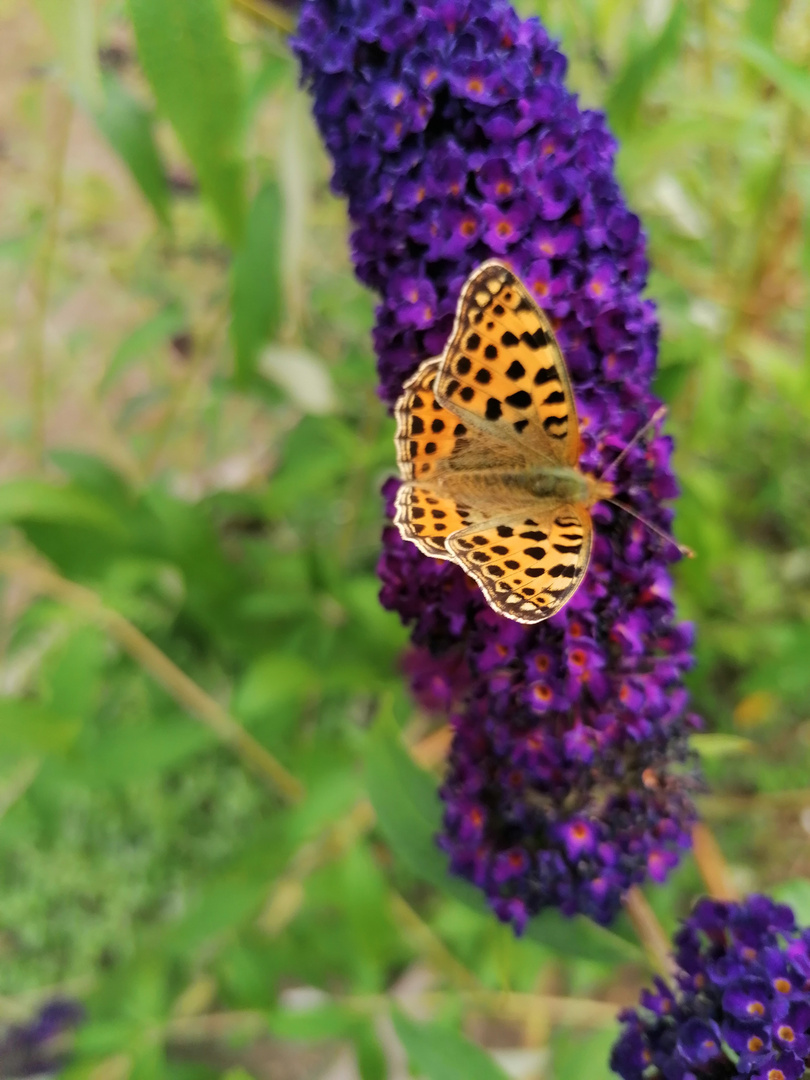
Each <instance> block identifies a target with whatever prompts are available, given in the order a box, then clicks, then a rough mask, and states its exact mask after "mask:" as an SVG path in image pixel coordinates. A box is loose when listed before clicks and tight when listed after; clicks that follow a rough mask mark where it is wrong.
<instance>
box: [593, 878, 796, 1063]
mask: <svg viewBox="0 0 810 1080" xmlns="http://www.w3.org/2000/svg"><path fill="white" fill-rule="evenodd" d="M809 941H810V934H808V932H807V931H806V930H805V931H801V930H797V929H796V926H795V920H794V918H793V913H792V912H791V911H790V909H789V908H786V907H785V906H784V905H782V904H776V903H774V902H773V901H772V900H770V899H769V898H768V897H766V896H750V897H748V899H747V900H745V901H743V902H742V903H739V904H734V903H719V902H717V901H712V900H701V901H700V902H699V903H698V904H697V905H696V906H695V909H694V910H693V912H692V914H691V915H690V916H689V918H688V919H686V920H685V922H684V923H683V926H682V927H681V929H680V931H679V932H678V934H677V935H676V937H675V946H676V948H675V961H676V966H677V969H678V974H677V980H676V981H677V985H676V989H675V991H674V993H672V992H670V991H669V990H668V989H667V988H666V987H665V986H664V985H663V984H661V983H659V986H658V992H657V993H650V992H649V991H644V992H643V993H642V995H641V1005H640V1007H639V1008H638V1009H636V1010H634V1009H628V1010H627V1011H625V1012H624V1013H623V1014H622V1015H621V1017H620V1019H621V1020H622V1022H623V1023H624V1029H623V1031H622V1033H621V1035H620V1036H619V1039H618V1042H617V1043H616V1045H615V1046H614V1048H613V1054H612V1057H611V1067H612V1068H613V1070H614V1071H615V1072H617V1073H618V1074H619V1076H621V1077H623V1080H661V1078H666V1080H720V1078H722V1080H798V1078H799V1077H801V1076H803V1075H804V1073H805V1069H806V1068H807V1066H808V1064H810V984H808V982H807V980H806V978H805V976H804V974H803V973H802V971H801V970H800V968H801V965H802V964H804V963H806V962H807V959H808V956H810V944H808V942H809Z"/></svg>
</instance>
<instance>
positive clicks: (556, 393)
mask: <svg viewBox="0 0 810 1080" xmlns="http://www.w3.org/2000/svg"><path fill="white" fill-rule="evenodd" d="M564 401H565V394H564V393H563V392H562V390H552V391H551V393H550V394H549V395H548V397H547V398H546V400H545V401H544V402H543V404H544V405H562V403H563V402H564Z"/></svg>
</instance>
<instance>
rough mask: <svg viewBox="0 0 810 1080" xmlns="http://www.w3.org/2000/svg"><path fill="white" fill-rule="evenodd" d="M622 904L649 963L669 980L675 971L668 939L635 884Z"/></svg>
mask: <svg viewBox="0 0 810 1080" xmlns="http://www.w3.org/2000/svg"><path fill="white" fill-rule="evenodd" d="M624 906H625V910H626V911H627V914H628V915H629V916H630V921H631V922H632V924H633V928H634V929H635V931H636V934H637V935H638V939H639V941H640V942H641V944H642V946H643V947H644V952H645V953H646V954H647V958H648V960H649V961H650V964H651V965H652V967H653V968H654V969H655V970H656V971H658V972H659V974H660V975H663V977H664V978H665V979H667V981H670V980H671V979H672V976H673V974H674V972H675V964H674V961H673V959H672V955H671V948H672V946H671V944H670V940H669V938H668V937H667V935H666V934H665V933H664V929H663V927H662V926H661V924H660V922H659V921H658V919H657V917H656V915H655V912H654V911H653V909H652V908H651V907H650V905H649V903H648V902H647V899H646V897H645V896H644V894H643V893H642V891H641V890H640V889H639V888H638V886H637V885H634V886H633V888H632V889H630V891H629V892H627V893H626V894H625V897H624Z"/></svg>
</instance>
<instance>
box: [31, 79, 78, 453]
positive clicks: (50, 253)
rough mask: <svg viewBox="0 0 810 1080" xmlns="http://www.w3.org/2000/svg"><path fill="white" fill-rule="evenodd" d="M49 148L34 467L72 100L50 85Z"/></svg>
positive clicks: (40, 441) (38, 299) (35, 287)
mask: <svg viewBox="0 0 810 1080" xmlns="http://www.w3.org/2000/svg"><path fill="white" fill-rule="evenodd" d="M51 92H52V94H53V95H54V103H53V116H52V117H51V122H50V124H49V125H48V126H49V127H50V128H51V129H52V133H51V136H52V137H51V138H49V142H50V143H51V146H52V150H51V154H50V159H49V162H48V177H47V183H46V211H45V226H44V233H43V237H42V243H41V246H40V249H39V252H38V254H37V258H36V262H35V264H34V269H33V274H32V279H31V296H32V306H33V310H32V314H31V323H30V325H29V328H28V334H27V339H28V340H27V348H26V354H27V363H28V369H29V372H30V375H29V378H30V382H29V387H30V410H31V457H32V458H33V461H34V465H35V467H36V468H37V469H40V468H41V467H42V462H43V459H44V456H45V321H46V318H47V315H48V302H49V299H50V293H51V271H52V269H53V258H54V253H55V251H56V242H57V239H58V236H59V216H60V212H61V209H62V196H63V193H64V178H65V159H66V157H67V148H68V143H69V141H70V122H71V119H72V117H73V102H72V101H71V99H70V97H69V96H68V95H67V94H66V93H65V91H64V90H62V89H61V88H60V87H58V86H56V85H53V86H52V88H51Z"/></svg>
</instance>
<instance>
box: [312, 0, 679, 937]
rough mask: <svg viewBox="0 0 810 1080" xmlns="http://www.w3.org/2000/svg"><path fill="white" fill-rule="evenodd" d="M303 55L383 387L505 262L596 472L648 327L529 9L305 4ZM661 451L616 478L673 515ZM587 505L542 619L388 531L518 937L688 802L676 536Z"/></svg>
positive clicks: (588, 121) (389, 583)
mask: <svg viewBox="0 0 810 1080" xmlns="http://www.w3.org/2000/svg"><path fill="white" fill-rule="evenodd" d="M294 48H295V50H296V52H297V55H298V57H299V60H300V63H301V71H302V76H303V79H304V82H305V83H306V85H307V86H308V87H309V89H310V91H311V93H312V98H313V106H314V113H315V117H316V120H317V123H318V126H319V129H320V132H321V135H322V137H323V139H324V142H325V144H326V146H327V148H328V150H329V152H330V154H331V156H332V159H333V162H334V175H333V179H332V186H333V188H334V190H335V192H336V193H338V194H340V195H343V196H345V197H346V198H347V200H348V207H349V214H350V217H351V220H352V223H353V232H352V241H351V242H352V255H353V259H354V264H355V269H356V273H357V275H358V277H359V278H360V280H361V281H362V282H364V283H365V284H366V285H368V286H369V287H370V288H372V289H374V290H375V291H376V292H377V293H378V294H379V296H380V304H379V307H378V308H377V318H376V326H375V328H374V343H375V346H376V351H377V356H378V360H379V378H380V394H381V397H382V398H383V400H384V401H385V402H386V403H387V404H388V405H389V406H392V405H393V403H394V402H395V401H396V399H397V397H398V396H399V394H400V392H401V390H402V384H403V381H404V380H405V379H406V378H407V377H408V376H409V375H410V374H411V373H412V372H413V371H414V370H415V369H416V367H417V366H418V364H419V363H420V362H421V361H422V360H424V359H425V358H427V357H430V356H435V355H438V354H439V353H440V352H441V350H442V348H443V346H444V345H445V343H446V341H447V338H448V336H449V334H450V331H451V328H452V325H453V318H454V312H455V308H456V304H457V301H458V297H459V293H460V290H461V288H462V285H463V283H464V281H465V280H466V278H467V276H468V275H469V273H470V271H471V270H473V269H474V268H475V267H476V266H477V265H479V264H480V263H481V262H483V261H484V260H486V259H488V258H492V257H497V258H500V259H501V260H502V261H503V262H505V263H506V264H508V265H509V266H510V267H511V268H512V269H514V270H515V271H516V272H517V273H518V275H519V276H520V277H521V278H522V279H523V281H524V282H525V283H526V284H527V286H528V288H529V290H530V291H531V293H532V295H533V296H534V297H535V298H536V299H537V302H538V303H539V304H540V306H541V307H542V308H543V309H544V310H545V311H546V313H547V314H548V316H549V318H550V319H551V320H552V322H553V325H554V327H555V331H556V334H557V337H558V339H559V342H560V345H561V347H562V350H563V353H564V355H565V358H566V361H567V364H568V368H569V371H570V374H571V379H572V383H573V387H574V391H575V395H576V401H577V410H578V416H579V423H580V429H581V436H582V456H581V459H580V465H581V468H582V469H583V470H584V471H586V472H591V473H599V472H600V471H601V470H603V469H605V468H606V467H607V466H608V465H609V464H610V462H611V461H613V460H615V459H616V457H617V456H618V454H619V453H620V452H621V450H622V449H623V448H624V447H625V446H626V445H627V443H628V442H629V440H630V439H631V438H632V437H633V435H634V434H635V433H636V432H637V431H638V430H639V428H640V427H641V426H642V425H644V424H645V423H646V422H647V421H648V420H649V418H650V417H651V416H652V415H653V413H654V412H655V410H656V407H657V405H658V404H659V403H658V402H657V400H656V399H655V397H654V395H653V394H652V392H651V388H650V386H651V381H652V378H653V376H654V374H655V367H656V353H657V342H658V324H657V321H656V317H655V311H654V307H653V305H652V303H651V302H650V301H648V300H645V299H643V298H642V296H641V293H642V290H643V288H644V285H645V281H646V274H647V260H646V256H645V244H644V237H643V235H642V231H641V228H640V224H639V220H638V218H637V217H636V215H635V214H633V213H632V212H631V211H630V210H629V209H628V208H627V206H626V205H625V202H624V200H623V198H622V195H621V192H620V190H619V188H618V185H617V183H616V180H615V177H614V174H613V155H614V151H615V142H614V139H613V137H612V135H611V134H610V132H609V130H608V128H607V126H606V123H605V118H604V116H603V115H602V114H601V113H599V112H595V111H592V110H588V109H581V108H580V107H579V106H578V104H577V101H576V98H575V96H574V95H573V94H571V93H570V92H569V91H568V90H567V89H566V87H565V85H564V75H565V69H566V62H565V58H564V56H563V55H562V53H561V52H560V51H559V49H558V48H557V47H556V46H555V44H554V43H553V42H552V41H551V40H550V39H549V36H548V34H547V33H546V31H545V29H544V28H543V26H542V25H541V24H540V23H539V22H538V21H537V20H536V19H528V20H526V21H521V19H519V18H518V16H517V15H516V14H515V12H514V11H513V10H512V9H511V8H510V7H509V5H508V4H507V3H506V2H505V0H429V2H428V0H306V2H305V3H304V4H303V6H302V10H301V17H300V25H299V30H298V34H297V38H296V40H295V43H294ZM671 451H672V444H671V440H670V439H669V438H668V437H666V436H664V435H661V434H660V433H659V432H658V431H655V432H653V435H652V437H651V438H650V439H648V440H646V441H644V442H642V443H640V444H639V445H637V446H636V447H634V448H633V450H632V451H631V452H630V453H629V454H627V456H626V457H625V458H624V459H623V461H622V463H621V466H620V467H619V468H617V469H616V470H615V471H614V472H613V473H611V474H610V480H611V481H613V482H615V483H616V485H617V488H618V491H619V496H620V498H622V499H623V500H624V501H625V502H626V503H628V504H629V505H630V506H631V507H632V508H633V509H634V510H635V511H636V512H638V513H640V514H642V515H644V516H645V517H646V518H648V519H649V520H650V521H651V522H653V523H654V524H656V525H657V526H658V527H659V528H661V529H663V530H668V529H669V528H670V526H671V520H672V515H671V512H670V510H668V509H666V508H665V507H664V505H663V504H662V500H665V499H670V498H672V497H673V496H675V495H676V494H677V488H676V484H675V480H674V478H673V474H672V470H671V467H670V455H671ZM392 458H393V452H392ZM396 487H397V481H391V482H389V483H388V484H387V485H386V487H385V492H384V493H385V497H386V500H387V507H388V512H389V514H390V513H391V511H392V503H393V497H394V495H395V492H396ZM593 518H594V524H595V530H596V536H595V542H594V548H593V555H592V561H591V566H590V569H589V570H588V573H587V574H586V577H585V581H584V583H583V585H582V587H581V588H580V589H579V590H578V592H577V593H576V594H575V596H574V597H573V599H572V600H571V601H570V603H569V604H567V605H566V607H565V608H564V609H563V610H562V611H561V612H560V613H559V614H557V615H555V616H554V617H553V618H551V619H549V620H547V621H546V622H543V623H540V624H538V625H536V626H534V627H527V626H524V625H520V624H518V623H516V622H513V621H510V620H508V619H506V618H503V617H502V616H499V615H497V614H495V613H494V612H493V611H492V610H490V608H489V607H488V606H487V605H486V603H485V601H484V599H483V597H482V595H481V592H480V590H479V589H478V587H477V586H476V585H475V583H474V582H473V581H471V580H470V579H469V578H468V577H467V576H466V575H465V574H464V572H463V571H462V570H461V569H460V568H459V567H458V566H455V565H453V564H452V563H450V562H445V561H440V560H434V559H430V558H427V557H425V556H423V555H422V554H420V552H419V551H418V549H417V548H416V547H415V546H414V545H413V544H411V543H408V542H406V541H404V540H402V539H401V537H400V536H399V533H398V532H397V530H396V529H394V528H393V527H389V528H388V529H386V531H385V533H384V537H383V554H382V557H381V560H380V564H379V575H380V579H381V582H382V590H381V599H382V603H383V604H384V605H385V606H386V607H388V608H390V609H392V610H394V611H396V612H398V613H399V615H400V617H401V618H402V619H403V620H404V621H405V622H406V623H407V624H408V625H409V626H410V627H411V631H412V643H413V650H412V652H411V654H410V656H409V658H408V661H407V670H408V672H409V673H410V677H411V680H412V683H413V686H414V689H415V691H416V692H417V694H418V696H420V699H421V700H422V701H423V702H424V703H425V704H426V705H428V706H429V707H431V708H433V709H437V708H438V709H439V710H440V711H441V712H443V713H444V714H445V715H446V716H448V717H449V718H450V720H451V721H452V724H453V727H454V738H453V744H452V749H451V751H450V756H449V762H448V767H447V773H446V777H445V780H444V784H443V786H442V789H441V795H442V799H443V800H444V807H445V812H444V823H443V828H442V832H441V836H440V838H439V841H440V843H441V845H442V847H443V848H444V849H445V851H446V852H447V854H448V858H449V864H450V867H451V868H452V870H453V872H455V873H457V874H460V875H462V876H463V877H465V878H467V879H469V880H470V881H472V882H474V883H475V884H476V885H478V886H479V887H480V888H481V889H482V890H483V891H484V892H485V894H486V896H487V897H488V899H489V902H490V904H491V906H492V908H493V910H494V911H495V913H496V914H497V915H498V917H499V918H501V919H503V920H505V921H507V922H510V923H511V924H512V925H513V926H514V928H515V929H516V930H517V931H518V932H520V931H521V930H522V929H523V927H524V926H525V924H526V921H527V920H528V919H529V918H530V917H531V916H533V915H534V914H536V913H537V912H539V911H540V910H541V909H542V908H544V907H545V906H548V905H553V906H556V907H558V908H560V909H561V910H563V911H564V912H566V913H568V914H574V913H577V912H580V913H585V914H587V915H589V916H591V917H592V918H594V919H596V920H598V921H599V922H602V923H606V922H608V921H610V919H612V918H613V916H614V915H615V913H616V910H617V908H618V906H619V904H620V900H621V896H622V894H623V893H624V891H625V890H627V889H628V888H629V887H630V886H631V885H633V884H635V883H637V882H641V881H643V880H644V879H645V878H647V877H652V878H653V879H655V880H657V881H662V880H663V879H664V878H665V877H666V875H667V873H668V872H669V871H670V870H671V868H672V867H673V866H674V865H675V864H676V863H677V861H678V858H679V854H680V852H681V851H682V850H683V849H684V848H685V847H686V846H688V844H689V835H690V828H691V825H692V823H693V819H694V816H695V814H694V807H693V803H692V800H691V798H690V787H691V786H692V784H693V780H692V774H693V772H694V766H693V763H692V762H691V759H690V757H689V751H688V746H687V737H688V735H689V733H690V732H691V731H693V730H694V729H695V727H697V726H698V720H697V718H696V717H695V716H694V715H692V714H691V713H690V712H689V711H688V703H687V695H686V692H685V690H684V687H683V676H684V673H685V671H686V670H687V669H688V667H689V666H690V664H691V662H692V655H691V646H692V631H691V629H690V627H689V626H686V625H683V624H681V625H679V624H677V623H676V622H675V621H674V607H673V601H672V583H671V580H670V576H669V573H668V564H669V563H670V562H671V561H673V559H676V558H677V557H678V553H677V550H676V549H675V547H674V546H673V545H670V544H667V543H666V542H665V541H662V540H661V539H660V538H658V537H657V536H655V535H654V534H653V533H652V532H651V531H650V530H648V529H647V528H645V526H644V525H642V524H640V523H639V522H638V521H637V520H635V519H634V518H632V517H631V516H629V515H627V514H625V513H623V512H622V511H620V510H618V509H617V508H615V507H613V506H608V505H606V504H604V503H600V504H598V505H597V506H596V507H595V508H594V510H593Z"/></svg>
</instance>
